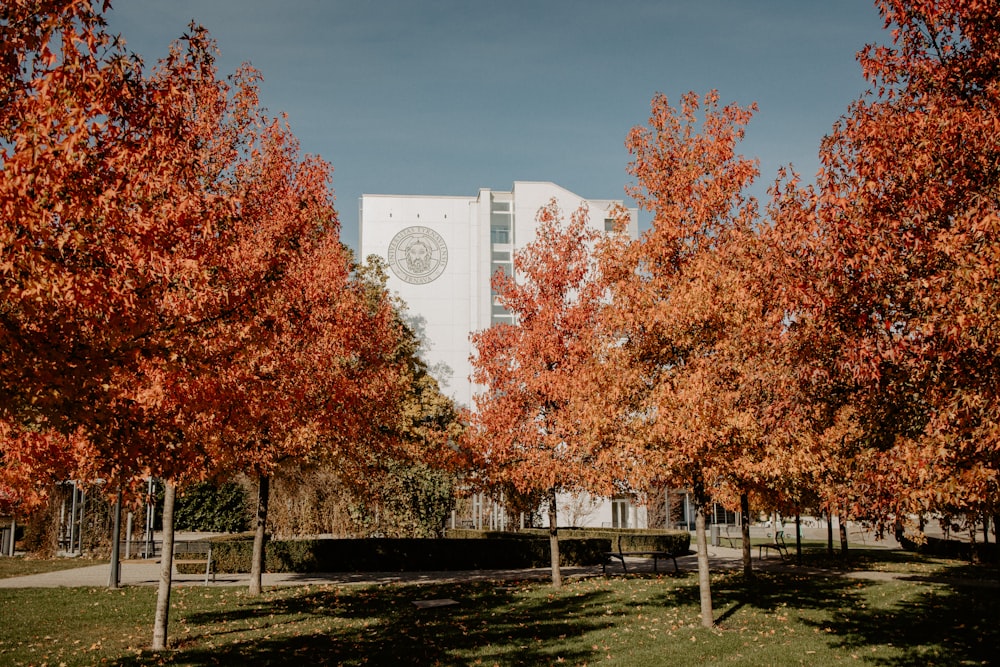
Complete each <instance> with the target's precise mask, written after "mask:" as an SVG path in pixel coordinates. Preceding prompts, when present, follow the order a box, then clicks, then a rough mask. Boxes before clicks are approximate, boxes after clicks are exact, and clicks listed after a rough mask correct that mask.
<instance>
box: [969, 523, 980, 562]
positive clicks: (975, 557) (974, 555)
mask: <svg viewBox="0 0 1000 667" xmlns="http://www.w3.org/2000/svg"><path fill="white" fill-rule="evenodd" d="M977 546H978V545H977V544H976V518H975V516H971V517H969V562H970V563H978V562H979V550H978V549H977V548H976V547H977Z"/></svg>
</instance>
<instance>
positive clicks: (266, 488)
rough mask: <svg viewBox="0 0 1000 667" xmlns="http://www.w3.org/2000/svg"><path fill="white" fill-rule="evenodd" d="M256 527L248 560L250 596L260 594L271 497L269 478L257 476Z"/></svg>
mask: <svg viewBox="0 0 1000 667" xmlns="http://www.w3.org/2000/svg"><path fill="white" fill-rule="evenodd" d="M257 479H258V484H257V526H256V530H255V531H254V535H253V556H252V557H251V559H250V589H249V591H248V593H249V594H250V595H260V594H261V590H262V588H261V575H262V573H263V572H264V539H265V537H266V530H267V504H268V501H269V500H270V497H271V478H270V477H269V476H268V475H258V477H257Z"/></svg>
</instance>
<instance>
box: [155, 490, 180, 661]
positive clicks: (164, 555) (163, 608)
mask: <svg viewBox="0 0 1000 667" xmlns="http://www.w3.org/2000/svg"><path fill="white" fill-rule="evenodd" d="M175 491H176V488H175V487H174V485H173V484H172V483H171V482H167V483H166V484H165V485H164V489H163V549H162V550H161V553H160V588H159V590H158V591H157V593H156V617H155V620H154V621H153V650H154V651H162V650H164V649H166V648H167V621H168V620H169V616H170V584H171V580H172V578H173V570H174V496H175Z"/></svg>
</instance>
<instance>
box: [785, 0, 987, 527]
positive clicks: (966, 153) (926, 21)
mask: <svg viewBox="0 0 1000 667" xmlns="http://www.w3.org/2000/svg"><path fill="white" fill-rule="evenodd" d="M879 6H880V8H881V10H882V13H883V15H884V17H885V19H886V25H887V27H890V28H892V35H893V44H892V45H891V46H877V47H876V46H870V47H868V48H866V49H865V50H864V51H863V52H862V53H861V54H860V57H859V58H860V61H861V64H862V67H863V70H864V73H865V76H866V77H867V78H868V80H869V81H870V82H871V84H872V88H873V92H872V94H870V95H867V96H866V97H864V98H862V99H860V100H858V101H857V102H855V103H854V104H852V105H851V107H850V109H849V113H848V115H847V116H846V117H845V118H844V119H843V120H842V121H841V122H840V123H838V124H837V125H836V126H835V127H834V129H833V132H832V134H831V135H830V136H829V137H828V138H827V139H826V140H825V141H824V143H823V145H822V148H821V158H822V162H823V169H822V171H821V173H820V174H819V177H818V180H817V184H816V186H815V188H810V189H807V190H802V189H800V188H798V186H797V185H796V184H795V182H794V181H791V182H788V183H786V184H784V185H782V186H781V187H780V188H779V191H778V192H777V193H776V194H777V200H776V201H777V203H778V210H777V212H776V213H775V214H774V215H775V218H776V221H777V222H778V224H779V226H781V227H782V228H783V230H784V233H785V234H786V235H787V238H789V239H793V238H794V239H796V240H794V241H791V242H790V243H789V248H790V253H789V257H793V258H794V260H793V261H792V262H791V265H790V269H791V271H790V277H789V280H788V281H787V283H788V284H789V285H791V286H792V287H793V288H794V289H795V290H796V291H797V292H798V295H799V299H797V301H796V305H795V306H794V308H796V309H797V310H798V312H799V313H800V319H801V320H802V322H803V324H804V328H805V329H806V330H807V331H808V332H809V336H810V337H811V344H810V346H811V347H812V348H813V350H814V355H813V359H817V356H816V354H819V355H822V359H821V360H817V361H816V362H814V365H815V368H816V370H817V373H816V379H817V387H819V388H820V392H825V393H826V395H827V396H828V397H829V400H830V401H831V404H832V409H833V414H836V411H837V409H838V408H840V407H843V409H845V410H847V411H849V414H848V415H841V416H840V417H838V418H837V419H834V418H833V417H832V416H831V417H829V418H828V421H827V423H828V424H831V425H832V424H834V423H836V424H839V426H836V429H837V430H839V431H840V432H839V433H837V434H834V437H832V438H828V440H830V441H831V442H832V444H833V445H834V449H833V451H834V452H835V453H834V454H833V456H835V457H837V458H840V459H841V460H850V461H854V462H855V466H854V470H853V471H852V473H853V474H852V475H851V476H850V477H851V478H853V480H852V481H855V482H856V483H855V484H852V485H850V489H849V492H850V493H851V494H852V496H853V497H852V501H853V504H854V505H855V506H856V511H857V512H866V513H869V514H872V515H874V516H877V517H879V518H882V517H891V516H896V517H898V516H900V515H902V514H905V513H907V512H908V511H913V510H919V509H930V508H935V509H943V510H946V511H949V510H950V511H956V510H958V511H965V512H971V513H978V512H982V511H992V512H995V511H996V508H997V503H998V500H1000V489H998V482H997V480H998V473H1000V457H998V451H1000V400H998V399H1000V395H998V393H997V383H996V381H995V377H996V375H997V371H998V370H1000V357H998V356H997V354H996V350H997V349H1000V345H998V344H1000V329H998V327H997V323H998V322H1000V317H998V316H1000V311H998V309H997V304H998V303H1000V298H998V297H1000V293H998V290H997V287H996V286H997V284H998V283H997V275H996V272H997V266H998V265H1000V264H998V261H1000V217H998V210H997V208H998V201H1000V197H998V195H1000V169H998V153H997V147H996V138H997V133H998V130H1000V76H998V73H1000V23H998V21H997V17H998V16H1000V6H998V5H997V3H996V2H961V1H953V0H946V1H944V2H934V3H930V2H909V1H903V0H893V1H883V2H880V3H879ZM848 424H851V426H848Z"/></svg>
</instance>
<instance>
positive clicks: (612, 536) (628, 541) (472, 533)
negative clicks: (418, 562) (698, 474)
mask: <svg viewBox="0 0 1000 667" xmlns="http://www.w3.org/2000/svg"><path fill="white" fill-rule="evenodd" d="M548 535H549V531H548V529H547V528H526V529H524V530H523V531H521V532H518V533H505V532H499V531H489V530H474V529H470V528H456V529H454V530H449V531H447V532H446V533H445V536H446V537H449V538H466V539H472V538H478V539H497V538H501V539H502V538H516V537H520V538H521V539H537V538H540V537H543V538H545V539H548ZM619 535H620V536H621V537H622V550H623V551H669V552H670V553H673V554H686V553H688V552H689V551H690V550H691V533H689V532H687V531H684V530H658V529H641V528H560V529H559V544H560V545H562V543H563V542H564V541H570V540H576V539H602V540H608V541H609V543H610V544H611V547H610V548H609V549H606V550H605V551H612V550H615V549H617V548H618V536H619ZM560 553H562V551H561V547H560Z"/></svg>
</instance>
